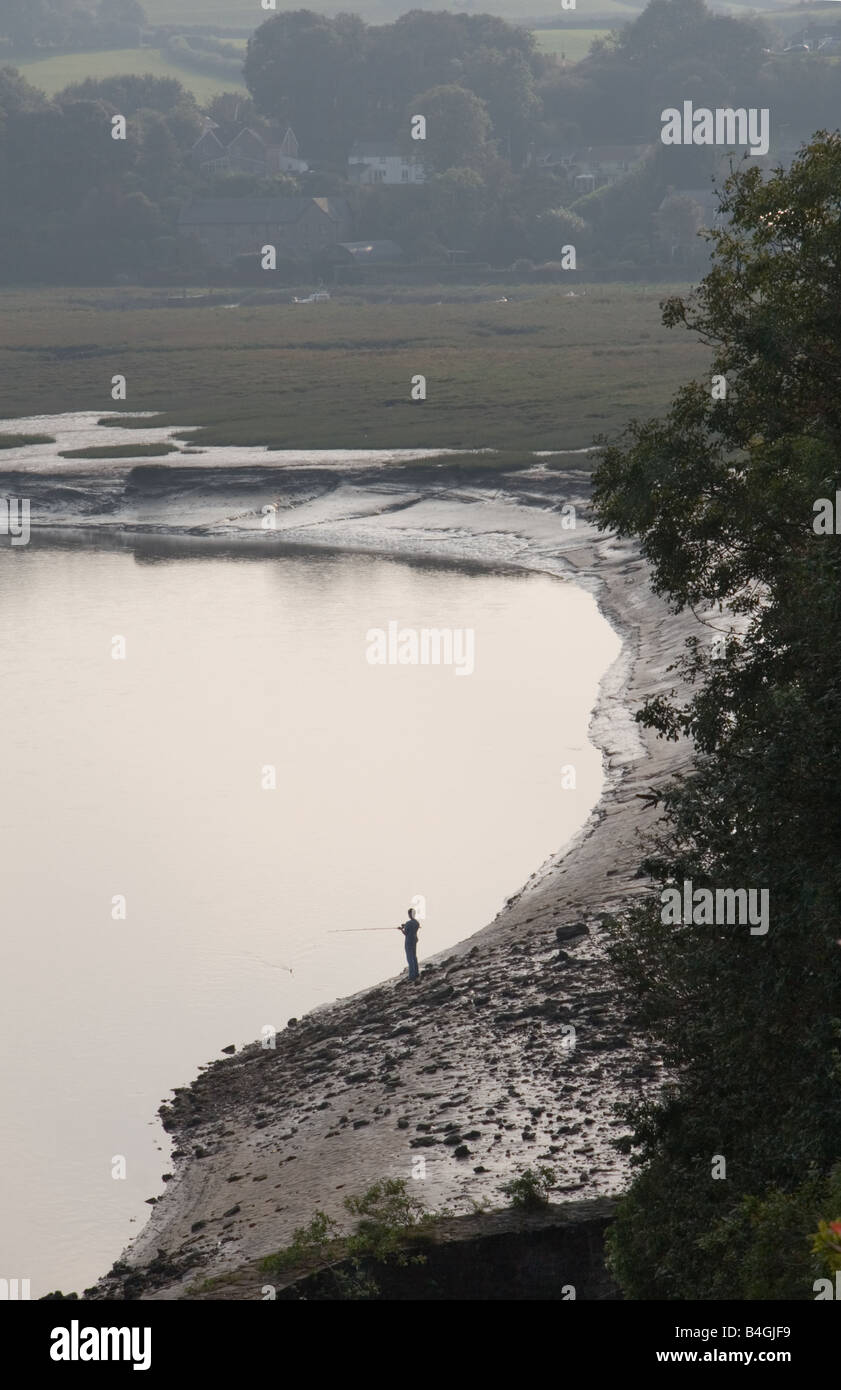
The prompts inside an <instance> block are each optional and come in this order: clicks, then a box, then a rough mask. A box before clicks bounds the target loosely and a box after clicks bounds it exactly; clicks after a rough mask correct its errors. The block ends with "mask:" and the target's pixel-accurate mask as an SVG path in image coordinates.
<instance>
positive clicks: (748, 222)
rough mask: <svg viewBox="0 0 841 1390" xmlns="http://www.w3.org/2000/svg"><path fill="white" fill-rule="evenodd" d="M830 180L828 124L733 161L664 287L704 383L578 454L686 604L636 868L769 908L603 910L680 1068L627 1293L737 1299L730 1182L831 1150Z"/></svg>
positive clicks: (624, 1231) (782, 1172)
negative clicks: (677, 763) (704, 239)
mask: <svg viewBox="0 0 841 1390" xmlns="http://www.w3.org/2000/svg"><path fill="white" fill-rule="evenodd" d="M839 186H841V137H839V136H838V135H837V134H836V135H827V134H825V133H822V134H820V135H818V136H817V137H815V139H814V140H813V141H812V143H811V144H810V145H809V146H808V147H807V148H805V149H804V150H802V151H801V152H800V154H799V156H798V157H797V159H796V160H795V162H794V164H793V165H792V167H791V169H790V170H789V171H787V172H784V171H782V170H780V171H777V172H776V173H775V174H774V175H773V176H772V177H771V178H770V179H767V180H764V179H763V176H762V173H761V172H760V171H759V170H758V169H756V168H753V167H747V168H742V169H739V170H737V171H736V173H734V174H733V176H732V177H731V178H730V179H729V180H728V181H727V183H726V184H725V190H724V196H723V199H722V212H723V213H724V214H729V219H730V220H729V224H727V225H725V226H724V227H722V228H721V229H719V230H717V231H716V232H714V233H711V234H710V239H711V241H712V244H713V248H714V249H713V257H714V259H713V268H712V270H711V271H710V273H709V274H708V275H707V276H706V277H705V279H704V280H703V282H702V283H701V286H700V287H699V289H698V291H697V292H696V293H695V295H694V296H691V297H690V298H689V299H686V300H684V299H681V298H678V299H674V300H671V301H668V302H667V303H666V305H665V306H664V322H665V323H666V324H667V325H670V326H676V325H681V324H682V325H685V326H686V327H688V328H690V329H691V330H693V331H694V332H695V333H698V334H700V336H701V339H702V340H703V341H704V342H706V343H707V344H709V346H710V347H711V349H712V362H711V377H710V380H708V381H704V382H692V383H689V384H688V385H687V386H686V387H684V388H683V389H682V390H681V391H680V392H679V393H678V395H677V397H676V398H675V400H674V402H673V403H672V406H671V408H670V410H669V412H668V414H667V415H666V417H665V418H664V419H662V420H649V421H645V422H641V423H640V422H637V423H634V424H632V425H631V426H629V428H628V430H627V431H626V434H625V436H624V437H623V438H622V439H621V440H620V441H619V442H617V443H615V444H606V445H605V447H604V449H603V453H602V456H601V459H600V462H599V465H598V468H597V470H596V474H595V480H594V482H595V487H594V502H595V506H596V509H597V514H598V517H599V522H600V525H602V526H610V527H612V528H614V529H615V530H616V531H617V532H618V533H619V534H620V535H634V536H636V537H638V538H639V540H640V544H641V548H642V551H643V553H644V554H645V555H646V556H647V558H648V559H649V561H650V563H651V566H652V582H653V585H654V588H655V590H656V591H657V592H659V593H661V594H663V595H665V596H666V598H667V599H668V600H669V602H670V604H671V605H672V606H673V607H674V608H675V609H676V610H678V611H679V610H682V609H691V610H692V611H695V612H700V613H701V617H702V618H703V623H702V625H701V626H700V627H699V633H700V636H699V637H693V638H692V639H690V641H689V642H688V643H687V647H686V651H685V653H684V656H683V658H682V660H681V662H680V663H679V664H678V667H677V670H678V671H679V673H680V674H681V675H682V676H683V677H684V678H685V680H686V681H687V682H688V683H689V686H690V695H689V697H688V698H687V699H686V700H685V701H680V700H678V699H676V697H675V693H674V692H672V693H671V694H669V693H668V692H667V693H665V694H661V695H658V696H656V697H654V698H652V699H651V700H649V701H647V702H646V704H645V706H644V707H643V709H642V710H641V711H640V713H639V714H638V716H637V717H638V719H639V720H640V721H641V722H642V723H643V724H645V725H647V726H648V727H650V728H653V729H655V730H656V731H657V732H658V733H659V734H660V735H661V736H663V737H666V738H677V737H679V736H681V735H688V736H689V737H691V739H692V740H693V743H694V750H695V751H694V763H693V770H692V773H691V775H690V776H688V777H685V778H683V779H677V780H676V781H675V782H674V783H673V784H672V785H671V786H670V787H669V788H668V789H667V791H666V793H665V795H664V797H663V807H664V817H663V821H662V824H661V828H660V831H659V833H658V835H657V836H656V838H655V839H654V841H653V843H652V845H651V847H650V851H649V854H648V857H647V859H646V861H645V865H644V867H645V869H646V871H647V872H648V873H649V874H650V875H651V877H652V878H653V879H654V881H655V883H657V884H660V885H663V884H666V883H668V882H669V881H675V882H677V883H678V884H680V883H681V882H682V881H685V880H687V879H688V880H691V882H692V883H693V885H694V886H695V887H696V888H697V887H700V886H705V885H710V886H722V887H725V886H733V887H742V886H744V887H751V886H752V887H755V888H757V889H765V890H767V891H768V894H769V902H770V905H771V922H770V926H769V930H768V932H767V934H761V935H751V934H750V933H749V932H748V931H747V930H746V928H745V927H741V928H739V927H735V926H732V925H731V926H727V925H722V924H718V925H707V926H703V927H697V926H693V925H691V924H690V925H688V926H672V925H670V924H667V923H664V922H663V921H662V915H661V912H660V897H659V895H658V894H657V893H655V894H653V895H652V897H651V898H650V899H649V900H648V901H647V902H644V903H643V904H642V905H641V906H638V907H634V908H631V909H629V910H628V912H627V913H625V914H623V915H622V916H621V917H620V918H619V920H618V921H617V922H616V923H615V924H614V945H613V948H612V954H613V959H614V962H615V965H616V968H617V971H618V973H619V977H620V979H621V980H622V982H623V987H624V988H625V989H627V990H629V991H631V992H632V997H634V998H635V999H636V1000H637V1010H638V1019H639V1021H640V1023H642V1024H643V1025H644V1026H646V1027H647V1028H648V1029H649V1030H650V1031H651V1032H652V1033H653V1034H654V1035H655V1036H656V1037H657V1038H658V1039H659V1040H660V1043H661V1045H662V1047H663V1052H664V1058H665V1060H666V1062H667V1065H668V1066H669V1067H670V1068H671V1069H672V1072H673V1074H674V1077H675V1081H674V1082H673V1084H672V1085H671V1086H670V1087H669V1088H668V1089H667V1090H666V1092H665V1093H664V1095H663V1096H662V1097H661V1098H660V1099H659V1100H658V1101H656V1102H654V1103H646V1104H643V1105H640V1106H638V1107H634V1108H632V1112H631V1118H632V1121H633V1124H634V1133H633V1136H632V1145H633V1147H634V1148H636V1149H637V1151H638V1152H637V1161H638V1162H641V1163H642V1171H641V1173H640V1175H639V1176H638V1177H637V1179H636V1180H635V1182H634V1183H633V1184H632V1187H631V1190H630V1193H629V1194H628V1196H627V1198H626V1199H625V1200H624V1201H623V1204H622V1207H621V1209H620V1216H619V1220H618V1222H617V1225H616V1227H615V1229H614V1234H613V1237H612V1251H613V1253H612V1259H613V1262H614V1268H615V1269H616V1270H617V1272H618V1273H619V1275H620V1277H621V1279H622V1281H623V1286H624V1287H625V1290H626V1293H628V1294H629V1296H631V1297H645V1298H652V1297H653V1298H692V1297H698V1298H722V1297H739V1296H740V1294H739V1292H738V1290H739V1288H740V1287H741V1283H740V1280H741V1277H742V1270H741V1265H740V1263H739V1260H741V1261H743V1262H752V1268H754V1275H756V1261H757V1260H759V1261H760V1263H761V1256H760V1254H758V1253H757V1251H758V1247H757V1246H756V1244H755V1240H754V1236H753V1235H752V1234H751V1230H750V1223H748V1224H747V1226H745V1225H744V1223H742V1224H740V1222H741V1221H742V1219H741V1216H740V1214H739V1213H740V1211H741V1210H742V1203H743V1202H745V1201H747V1200H751V1201H755V1202H758V1203H760V1204H761V1203H764V1202H767V1201H770V1199H771V1197H770V1194H772V1193H773V1192H776V1191H779V1192H780V1193H783V1194H786V1193H790V1194H794V1193H795V1192H796V1191H797V1189H798V1188H799V1186H800V1185H801V1184H802V1183H803V1181H804V1178H805V1177H806V1176H807V1175H808V1174H810V1173H812V1174H814V1175H815V1176H816V1178H820V1177H821V1176H823V1177H826V1176H827V1175H828V1174H829V1173H830V1171H831V1169H832V1167H833V1163H834V1162H835V1160H836V1159H837V1158H838V1156H839V1153H841V1107H839V1103H838V1074H839V1071H838V1069H839V1063H841V1047H840V1046H839V1042H840V1041H841V1022H839V1017H838V1016H839V1004H838V1001H839V998H841V949H839V945H838V942H839V939H841V918H840V917H839V902H841V861H839V857H838V854H837V845H838V842H839V835H841V804H839V799H838V795H837V768H838V764H839V758H840V757H841V644H839V643H838V641H837V625H838V614H839V596H841V547H839V544H838V541H837V539H836V538H835V537H833V536H832V535H819V534H816V532H815V530H814V528H813V516H814V506H815V501H816V499H818V498H832V497H834V496H835V490H836V488H837V486H838V456H839V446H841V390H839V386H841V299H840V298H839V286H841V203H840V202H839V198H838V188H839ZM711 382H715V383H717V388H716V390H715V391H713V390H711ZM722 382H723V383H724V385H725V387H726V394H724V395H722V391H721V389H720V387H721V383H722ZM713 638H716V639H720V641H717V642H716V643H715V645H713V641H712V639H713ZM715 1154H718V1155H726V1162H727V1178H728V1181H727V1182H716V1181H714V1180H712V1178H711V1171H710V1157H711V1156H712V1155H715ZM798 1219H800V1218H798ZM803 1220H804V1221H806V1222H807V1225H808V1221H811V1220H812V1217H811V1216H809V1217H808V1218H806V1217H804V1218H803ZM810 1229H811V1228H808V1229H804V1230H803V1232H802V1235H803V1239H804V1241H808V1238H809V1235H810ZM728 1230H729V1231H730V1235H731V1236H732V1235H733V1232H735V1231H738V1232H740V1233H741V1234H740V1235H739V1241H740V1242H741V1244H739V1245H738V1249H739V1250H740V1251H741V1255H740V1256H739V1260H737V1261H735V1263H734V1261H733V1260H732V1259H729V1260H725V1261H724V1262H722V1258H721V1251H722V1248H724V1247H725V1246H727V1242H728ZM757 1239H758V1237H757ZM731 1247H732V1241H731ZM752 1277H754V1276H752ZM804 1296H807V1297H811V1296H812V1294H811V1288H810V1289H809V1291H808V1293H806V1294H805V1295H804Z"/></svg>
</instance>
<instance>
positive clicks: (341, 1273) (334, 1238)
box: [262, 1178, 442, 1299]
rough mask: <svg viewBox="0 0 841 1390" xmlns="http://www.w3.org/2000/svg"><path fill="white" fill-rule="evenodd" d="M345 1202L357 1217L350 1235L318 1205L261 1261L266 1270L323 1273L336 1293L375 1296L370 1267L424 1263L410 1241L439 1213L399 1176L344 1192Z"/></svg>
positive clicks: (343, 1296) (376, 1288)
mask: <svg viewBox="0 0 841 1390" xmlns="http://www.w3.org/2000/svg"><path fill="white" fill-rule="evenodd" d="M344 1207H345V1210H346V1211H347V1212H348V1213H349V1215H351V1216H353V1217H355V1218H356V1220H355V1225H354V1229H353V1231H352V1232H351V1233H350V1234H349V1235H347V1234H342V1233H341V1228H340V1226H339V1223H338V1222H337V1221H335V1220H334V1219H333V1218H332V1217H331V1216H328V1215H327V1214H326V1212H323V1211H316V1212H315V1214H314V1216H313V1217H312V1220H311V1221H310V1222H309V1223H308V1225H306V1226H299V1227H298V1229H297V1230H296V1231H294V1232H293V1236H292V1240H291V1242H290V1244H289V1245H288V1246H286V1247H285V1249H283V1250H279V1251H278V1252H277V1254H275V1255H270V1256H268V1258H267V1259H266V1260H264V1261H263V1265H262V1268H263V1269H264V1271H265V1273H266V1274H269V1275H276V1276H280V1277H286V1278H288V1277H291V1276H292V1275H293V1274H294V1275H297V1276H299V1277H300V1276H302V1275H308V1274H321V1275H324V1276H326V1284H327V1287H328V1289H329V1290H330V1293H331V1294H332V1297H334V1298H340V1299H358V1298H362V1299H365V1298H376V1296H377V1294H378V1293H379V1286H378V1284H377V1283H376V1280H375V1279H374V1278H373V1276H372V1274H371V1270H370V1267H371V1266H376V1265H377V1264H395V1265H407V1264H423V1263H424V1262H425V1258H426V1257H425V1256H424V1254H423V1253H422V1252H421V1251H419V1250H417V1249H413V1248H412V1246H413V1243H415V1244H416V1243H417V1242H418V1241H419V1240H420V1239H422V1238H423V1236H424V1235H425V1234H426V1233H427V1232H428V1229H429V1227H430V1226H431V1225H432V1224H433V1223H434V1222H435V1221H436V1220H438V1219H439V1218H440V1216H441V1215H442V1213H437V1214H432V1213H430V1212H427V1211H426V1210H425V1209H424V1207H423V1205H422V1203H421V1202H419V1201H418V1200H417V1198H415V1197H412V1196H411V1195H410V1194H409V1193H408V1192H407V1190H406V1183H405V1181H404V1180H403V1179H402V1178H386V1179H383V1180H382V1181H381V1182H376V1183H374V1184H373V1186H372V1187H369V1188H368V1190H367V1191H366V1192H365V1193H363V1194H362V1195H361V1196H349V1197H346V1198H345V1200H344Z"/></svg>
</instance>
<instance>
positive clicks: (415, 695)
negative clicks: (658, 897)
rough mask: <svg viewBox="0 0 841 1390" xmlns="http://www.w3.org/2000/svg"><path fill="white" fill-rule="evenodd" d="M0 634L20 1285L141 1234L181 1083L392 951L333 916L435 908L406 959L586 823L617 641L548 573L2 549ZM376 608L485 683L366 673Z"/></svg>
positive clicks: (95, 1260)
mask: <svg viewBox="0 0 841 1390" xmlns="http://www.w3.org/2000/svg"><path fill="white" fill-rule="evenodd" d="M0 619H2V628H1V629H0V630H2V634H3V659H2V663H0V716H2V728H3V776H2V781H0V852H2V873H3V889H4V908H5V932H4V933H3V948H2V954H3V962H2V971H0V1029H1V1030H2V1035H3V1036H2V1045H3V1056H4V1058H5V1059H6V1065H5V1067H4V1068H3V1071H2V1080H0V1087H2V1091H0V1114H1V1115H2V1121H0V1123H1V1124H2V1155H3V1172H4V1181H3V1184H2V1190H0V1265H1V1266H2V1267H0V1276H2V1277H5V1278H29V1279H30V1280H31V1289H32V1296H33V1297H37V1296H39V1295H40V1294H42V1293H45V1292H47V1291H49V1290H52V1289H56V1288H61V1289H63V1290H64V1291H65V1292H68V1291H70V1290H73V1289H75V1290H77V1291H79V1292H81V1290H82V1288H84V1287H85V1286H86V1285H88V1284H90V1283H92V1282H93V1280H94V1279H95V1278H96V1277H97V1276H98V1275H99V1274H101V1273H103V1272H104V1271H105V1270H106V1269H107V1268H108V1267H110V1265H111V1263H112V1262H113V1260H114V1259H115V1258H116V1257H117V1256H118V1255H119V1253H120V1251H121V1250H122V1248H123V1247H124V1245H125V1244H126V1242H127V1241H128V1240H129V1239H130V1238H131V1237H132V1236H133V1235H134V1234H135V1233H136V1232H137V1230H138V1229H139V1227H140V1225H141V1224H142V1222H143V1220H144V1219H145V1216H146V1214H147V1213H148V1210H149V1209H148V1207H147V1206H145V1205H144V1199H145V1198H146V1197H148V1196H151V1195H154V1194H157V1193H159V1192H161V1191H162V1190H163V1186H162V1183H161V1181H160V1179H161V1175H162V1174H163V1173H165V1172H167V1171H168V1169H169V1164H168V1161H167V1154H168V1152H169V1148H168V1143H167V1141H166V1139H165V1136H164V1135H163V1132H162V1130H161V1129H160V1126H159V1125H158V1122H157V1120H156V1119H155V1112H156V1110H157V1107H158V1105H159V1103H160V1101H161V1100H162V1099H164V1098H165V1096H166V1095H167V1093H168V1091H169V1090H170V1089H171V1088H172V1087H173V1086H178V1085H183V1084H185V1083H187V1082H189V1081H190V1080H191V1079H192V1077H193V1076H194V1075H195V1072H196V1068H197V1067H198V1066H199V1065H201V1064H202V1063H206V1062H208V1061H209V1060H211V1059H212V1058H214V1057H216V1056H218V1055H219V1050H220V1048H221V1047H223V1046H225V1045H226V1044H229V1043H236V1044H237V1046H242V1045H243V1043H245V1042H247V1041H250V1040H252V1039H254V1038H259V1037H260V1034H261V1029H262V1028H263V1027H264V1026H265V1025H267V1024H270V1025H272V1026H274V1027H276V1028H281V1027H282V1026H283V1025H284V1024H285V1022H286V1020H287V1019H288V1018H290V1017H292V1016H296V1015H300V1014H301V1013H303V1012H304V1011H306V1010H307V1009H310V1008H312V1007H313V1006H315V1005H318V1004H321V1003H324V1002H327V1001H329V1000H331V999H334V998H336V997H338V996H340V995H347V994H350V993H353V992H354V991H356V990H359V989H362V988H364V987H365V986H366V985H370V984H373V983H375V982H376V981H379V980H382V979H385V978H388V977H390V976H393V975H395V974H397V973H398V972H399V971H400V970H401V968H402V967H403V966H404V964H405V962H404V959H403V956H402V950H401V946H402V938H401V937H400V936H399V935H398V933H397V932H396V931H395V932H393V933H392V934H390V935H389V934H388V933H386V932H370V933H369V932H349V931H348V932H346V933H344V934H338V933H334V934H331V929H336V928H360V927H394V926H396V924H397V923H398V922H400V921H402V920H403V919H404V917H405V909H406V907H407V904H408V901H409V899H410V897H411V896H412V895H413V894H416V893H419V894H423V895H424V896H425V898H426V902H427V919H426V921H425V923H424V926H423V929H422V931H421V937H420V957H421V962H422V961H423V958H424V956H429V955H432V954H434V953H435V952H438V951H441V950H443V949H444V948H446V947H447V946H449V945H451V944H453V943H454V942H456V941H458V940H460V939H462V938H464V937H466V936H468V935H469V934H470V933H471V932H473V931H475V930H476V929H477V928H479V927H481V926H483V925H484V924H485V923H486V922H488V921H489V920H490V919H491V918H492V917H493V916H494V914H495V913H496V912H497V911H498V909H499V908H500V907H501V906H502V903H503V901H504V899H505V897H507V896H508V895H510V894H511V893H512V892H514V891H515V890H516V889H517V888H519V887H520V886H521V885H522V883H523V882H524V881H525V879H526V878H527V877H528V876H529V874H530V873H531V872H532V871H533V870H534V869H535V868H537V867H538V865H539V864H540V863H541V861H542V860H543V859H545V858H546V856H548V855H549V854H550V853H551V852H553V851H554V850H557V849H558V848H560V847H561V846H562V845H563V843H564V842H565V841H566V840H567V839H568V838H569V837H570V836H571V835H572V834H573V833H574V832H575V831H576V829H577V828H578V827H579V826H580V825H581V824H582V823H583V821H584V820H585V819H586V817H587V815H588V813H589V811H590V810H591V808H592V806H593V805H594V804H595V802H596V801H597V799H598V796H599V794H600V790H601V786H602V769H601V758H600V755H599V753H598V752H597V751H596V749H595V748H593V747H592V746H591V745H590V744H589V743H588V740H587V726H588V721H589V716H590V712H591V710H592V707H593V705H594V703H595V699H596V693H597V686H598V682H599V679H600V678H601V676H602V675H603V673H604V671H605V670H606V669H607V667H608V666H609V664H610V663H611V662H612V661H613V659H614V658H615V657H616V656H617V654H618V651H619V641H618V638H617V637H616V635H615V634H614V632H613V631H612V629H611V628H610V627H609V626H608V624H607V623H606V622H605V621H604V620H603V619H602V618H601V616H600V615H599V613H598V610H597V608H596V605H595V603H594V601H593V599H592V598H591V597H590V596H589V595H588V594H586V593H585V592H584V591H582V590H580V589H577V588H575V587H573V586H572V585H570V584H563V583H559V582H558V581H556V580H553V579H550V578H548V577H542V576H527V575H523V576H513V577H512V576H509V575H501V574H488V573H484V574H476V573H472V574H470V573H466V572H460V571H457V570H454V569H440V568H434V567H421V566H414V565H409V564H406V563H404V562H398V561H390V560H381V559H372V558H367V557H360V556H338V555H328V554H324V553H319V554H317V555H309V554H301V553H297V554H288V555H281V556H275V557H272V558H269V559H267V558H262V557H261V558H259V559H251V558H248V559H234V558H229V557H222V556H214V557H204V556H203V557H201V558H193V557H183V558H178V559H167V560H149V559H140V558H136V557H135V556H134V555H133V554H132V553H130V552H116V553H115V552H109V551H103V550H83V549H51V548H46V547H44V546H43V545H41V544H39V543H37V541H36V540H33V542H32V544H31V545H30V546H29V547H26V548H17V549H15V550H13V551H12V550H9V549H8V548H7V549H3V550H0ZM392 621H396V622H398V623H399V624H400V625H401V627H403V628H406V627H414V628H416V629H422V628H424V627H426V628H432V627H437V628H451V629H468V628H469V629H472V631H473V632H474V634H475V671H474V673H473V674H472V675H470V676H457V675H456V673H455V670H454V669H453V667H446V666H437V667H436V666H373V665H371V664H369V662H368V660H367V659H366V652H367V648H368V643H367V641H366V634H367V633H368V630H369V629H372V628H383V629H386V628H387V626H388V623H389V622H392ZM115 637H121V638H123V639H124V641H125V649H126V659H125V660H114V659H113V657H112V643H113V639H114V638H115ZM566 764H574V766H575V772H576V789H575V790H563V789H562V785H561V769H562V768H563V767H564V765H566ZM268 768H273V769H274V770H275V772H274V776H275V781H276V787H275V789H274V790H267V789H265V788H264V785H263V784H264V782H266V781H267V779H270V778H271V773H268V774H267V772H266V769H268ZM120 897H123V898H124V899H125V903H126V910H125V918H124V920H123V919H121V918H120V916H119V909H117V915H116V916H115V915H114V913H115V908H114V902H115V900H118V899H119V898H120ZM290 970H291V972H292V973H291V974H290V973H289V971H290ZM119 1157H122V1158H123V1159H124V1160H125V1172H126V1176H125V1178H124V1179H121V1178H114V1177H112V1171H114V1165H115V1161H116V1160H117V1159H118V1158H119ZM117 1171H119V1169H117Z"/></svg>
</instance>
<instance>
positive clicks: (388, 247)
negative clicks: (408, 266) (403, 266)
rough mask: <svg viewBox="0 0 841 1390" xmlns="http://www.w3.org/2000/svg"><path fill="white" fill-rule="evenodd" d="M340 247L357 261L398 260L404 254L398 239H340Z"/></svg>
mask: <svg viewBox="0 0 841 1390" xmlns="http://www.w3.org/2000/svg"><path fill="white" fill-rule="evenodd" d="M339 247H340V248H341V250H342V251H347V252H348V254H349V255H350V256H352V257H353V259H354V260H355V261H396V260H400V259H401V258H402V256H403V247H402V246H398V244H397V242H396V241H387V240H384V241H340V242H339Z"/></svg>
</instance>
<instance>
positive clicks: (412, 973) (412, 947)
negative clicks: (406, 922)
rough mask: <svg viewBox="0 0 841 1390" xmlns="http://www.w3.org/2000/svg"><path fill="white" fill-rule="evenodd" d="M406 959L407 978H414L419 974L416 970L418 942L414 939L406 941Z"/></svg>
mask: <svg viewBox="0 0 841 1390" xmlns="http://www.w3.org/2000/svg"><path fill="white" fill-rule="evenodd" d="M406 959H407V961H408V962H409V979H410V980H416V979H417V978H418V975H419V974H420V971H419V970H418V943H417V942H416V941H407V942H406Z"/></svg>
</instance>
